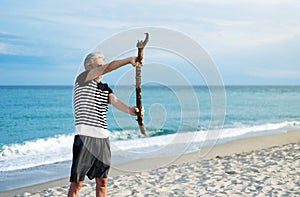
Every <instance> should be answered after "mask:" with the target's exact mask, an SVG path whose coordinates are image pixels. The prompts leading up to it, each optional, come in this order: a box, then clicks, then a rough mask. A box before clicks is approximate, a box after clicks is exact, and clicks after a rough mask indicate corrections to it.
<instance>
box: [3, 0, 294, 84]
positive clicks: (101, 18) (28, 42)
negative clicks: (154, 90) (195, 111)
mask: <svg viewBox="0 0 300 197" xmlns="http://www.w3.org/2000/svg"><path fill="white" fill-rule="evenodd" d="M299 11H300V2H299V1H298V0H265V1H261V0H226V1H225V0H224V1H218V0H185V1H179V0H173V1H156V0H152V1H145V2H143V1H138V0H131V1H121V0H119V1H99V0H90V1H79V0H48V1H40V0H26V1H17V0H2V1H1V6H0V71H1V78H0V85H30V84H31V85H71V84H72V83H73V81H74V78H75V75H76V73H77V70H78V66H80V65H81V64H82V61H83V58H84V56H85V55H86V54H87V53H88V52H90V51H91V50H93V49H94V48H95V47H96V46H97V44H98V43H100V42H101V41H103V40H105V39H107V38H109V37H110V36H111V35H114V34H117V33H118V32H121V31H126V30H129V29H133V28H139V27H145V26H148V27H149V26H154V27H163V28H169V29H172V30H175V31H179V32H182V33H184V34H185V35H187V36H189V37H190V38H192V39H193V40H195V41H196V42H198V43H199V44H200V45H201V46H202V47H203V48H205V50H206V51H207V52H208V53H209V54H210V56H211V57H212V59H213V60H214V62H215V64H216V66H217V67H218V69H219V71H220V74H221V76H222V78H223V81H224V83H225V84H226V85H300V56H299V51H300V20H299V19H300V12H299ZM136 39H137V38H133V40H134V41H135V40H136ZM152 58H154V56H153V57H152ZM146 61H147V60H146ZM158 61H159V58H158Z"/></svg>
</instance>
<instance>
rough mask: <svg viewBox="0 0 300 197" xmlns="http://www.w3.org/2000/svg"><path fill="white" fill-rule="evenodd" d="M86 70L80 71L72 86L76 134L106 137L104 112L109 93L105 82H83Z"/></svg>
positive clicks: (105, 112)
mask: <svg viewBox="0 0 300 197" xmlns="http://www.w3.org/2000/svg"><path fill="white" fill-rule="evenodd" d="M87 74H88V71H85V72H83V73H81V74H80V75H79V76H78V77H77V79H76V82H75V87H74V100H73V105H74V114H75V127H76V134H79V135H85V136H90V137H97V138H107V137H108V136H109V132H108V130H107V122H106V114H107V111H108V104H109V94H110V93H112V90H111V89H110V88H109V87H108V85H107V84H103V83H102V82H100V83H97V82H96V81H95V80H92V81H90V82H87V83H85V82H84V81H85V79H86V77H87Z"/></svg>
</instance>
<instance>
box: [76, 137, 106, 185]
mask: <svg viewBox="0 0 300 197" xmlns="http://www.w3.org/2000/svg"><path fill="white" fill-rule="evenodd" d="M110 165H111V152H110V145H109V139H108V138H94V137H88V136H83V135H76V136H75V138H74V144H73V160H72V168H71V176H70V182H76V183H77V182H79V181H83V180H84V177H85V175H87V176H88V178H89V179H93V178H107V175H108V172H109V169H110Z"/></svg>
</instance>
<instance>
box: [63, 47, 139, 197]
mask: <svg viewBox="0 0 300 197" xmlns="http://www.w3.org/2000/svg"><path fill="white" fill-rule="evenodd" d="M127 64H131V65H132V66H138V65H139V63H138V62H136V57H129V58H126V59H122V60H116V61H112V62H110V63H108V64H104V56H103V54H101V53H99V52H93V53H90V54H88V55H87V56H86V58H85V61H84V66H85V71H84V72H82V73H81V74H79V75H78V77H77V79H76V82H75V87H74V101H73V105H74V113H75V128H76V135H75V138H74V144H73V161H72V167H71V176H70V182H71V185H70V188H69V193H68V196H69V197H70V196H78V193H79V190H80V189H81V187H82V184H83V181H84V177H85V176H86V175H87V176H88V178H89V179H94V178H95V180H96V196H106V195H107V194H106V193H107V189H106V186H107V176H108V172H109V169H110V164H111V152H110V145H109V132H108V130H107V123H106V113H107V111H108V104H111V105H113V106H114V107H116V108H117V109H118V110H120V111H122V112H125V113H128V114H130V115H133V116H135V115H137V114H136V113H137V112H138V108H137V107H135V106H134V107H130V106H128V105H127V104H126V103H124V102H123V101H121V100H120V99H118V98H117V97H116V96H115V95H114V94H113V91H112V90H111V89H110V88H109V86H108V85H107V84H105V83H102V82H101V80H102V77H103V75H104V74H106V73H109V72H111V71H113V70H116V69H118V68H120V67H122V66H124V65H127ZM142 114H143V112H142Z"/></svg>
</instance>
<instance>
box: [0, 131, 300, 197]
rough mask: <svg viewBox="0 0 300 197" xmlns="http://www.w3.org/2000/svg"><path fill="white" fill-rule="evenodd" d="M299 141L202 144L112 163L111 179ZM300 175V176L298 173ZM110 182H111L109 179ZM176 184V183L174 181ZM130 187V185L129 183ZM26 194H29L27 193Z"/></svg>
mask: <svg viewBox="0 0 300 197" xmlns="http://www.w3.org/2000/svg"><path fill="white" fill-rule="evenodd" d="M293 143H300V131H299V130H296V131H288V132H284V133H279V134H273V135H267V136H259V137H252V138H245V139H239V140H235V141H231V142H228V143H225V144H220V145H217V146H214V147H208V148H202V149H200V150H199V151H197V152H193V153H188V154H184V155H181V156H169V157H163V158H149V159H140V160H135V161H131V162H128V163H124V164H120V165H117V166H112V168H111V171H110V174H109V180H110V181H112V182H114V179H115V178H116V179H117V178H119V177H122V176H123V175H125V174H127V175H128V174H129V175H130V174H132V173H134V174H147V173H148V172H151V171H156V170H157V169H163V168H168V167H170V166H173V167H174V168H176V166H180V165H183V164H195V163H197V162H199V161H205V160H212V159H215V158H222V157H226V156H231V157H232V158H233V159H234V158H235V157H236V155H237V154H242V153H251V152H253V151H257V150H263V149H270V148H272V147H273V148H274V147H280V146H283V145H287V144H293ZM299 178H300V177H299ZM85 180H86V181H85V184H92V182H93V181H89V180H88V179H85ZM109 184H110V182H109ZM174 184H175V183H174ZM68 185H69V182H68V178H63V179H59V180H55V181H50V182H47V183H41V184H38V185H33V186H29V187H24V188H19V189H14V190H10V191H5V192H0V195H1V196H3V197H4V196H14V195H20V194H28V193H37V192H41V191H43V190H47V189H49V188H59V187H64V189H66V187H68ZM128 187H129V186H128ZM24 196H26V195H24Z"/></svg>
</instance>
